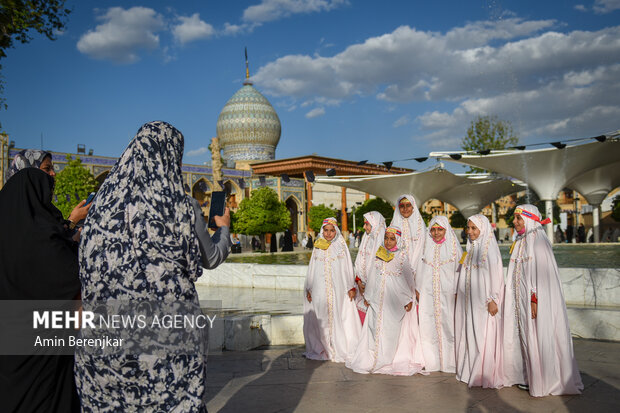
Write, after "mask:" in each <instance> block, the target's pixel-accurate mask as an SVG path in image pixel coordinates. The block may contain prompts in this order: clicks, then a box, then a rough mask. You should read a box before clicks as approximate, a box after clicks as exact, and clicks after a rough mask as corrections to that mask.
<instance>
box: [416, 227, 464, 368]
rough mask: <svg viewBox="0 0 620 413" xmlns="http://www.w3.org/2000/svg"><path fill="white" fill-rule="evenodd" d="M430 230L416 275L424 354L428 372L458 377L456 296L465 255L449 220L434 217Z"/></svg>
mask: <svg viewBox="0 0 620 413" xmlns="http://www.w3.org/2000/svg"><path fill="white" fill-rule="evenodd" d="M428 229H429V231H428V238H427V240H426V243H425V245H424V251H423V252H422V258H421V259H420V261H419V263H418V265H417V268H416V272H415V288H416V296H418V306H419V312H418V317H419V322H420V338H421V340H422V354H423V356H424V363H425V369H426V371H429V372H430V371H443V372H446V373H454V372H455V358H454V305H455V300H454V298H455V297H454V295H455V294H456V281H457V276H458V274H457V269H458V266H459V260H460V258H461V254H462V253H463V251H462V249H461V245H460V244H459V242H458V239H457V237H456V235H455V234H454V231H453V230H452V227H451V226H450V223H449V222H448V218H446V217H444V216H436V217H434V218H433V219H432V220H431V222H430V223H429V224H428Z"/></svg>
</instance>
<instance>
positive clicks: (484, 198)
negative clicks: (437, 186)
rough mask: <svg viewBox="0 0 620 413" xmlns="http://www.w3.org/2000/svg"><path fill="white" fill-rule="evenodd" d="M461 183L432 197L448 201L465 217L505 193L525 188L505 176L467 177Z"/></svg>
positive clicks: (480, 209)
mask: <svg viewBox="0 0 620 413" xmlns="http://www.w3.org/2000/svg"><path fill="white" fill-rule="evenodd" d="M468 181H469V182H466V183H464V184H462V185H459V186H457V187H454V188H450V189H448V190H447V191H444V192H442V193H440V194H438V195H437V196H435V197H434V198H436V199H440V200H442V201H445V202H448V203H449V204H452V205H454V206H455V207H457V208H458V209H459V211H461V213H462V214H463V216H464V217H465V218H468V217H470V216H472V215H474V214H477V213H479V212H480V211H482V208H484V207H485V206H487V205H489V204H490V203H491V202H493V201H496V200H497V199H499V198H501V197H502V196H505V195H510V194H513V193H515V192H518V191H521V190H523V189H525V185H522V184H521V183H519V182H513V181H511V180H510V179H505V178H492V179H489V177H488V175H487V179H484V180H476V179H468Z"/></svg>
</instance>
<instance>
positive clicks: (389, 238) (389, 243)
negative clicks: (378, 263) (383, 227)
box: [383, 232, 396, 250]
mask: <svg viewBox="0 0 620 413" xmlns="http://www.w3.org/2000/svg"><path fill="white" fill-rule="evenodd" d="M383 245H384V246H385V249H388V250H391V249H392V248H394V247H395V246H396V235H394V234H392V233H391V232H386V233H385V238H383Z"/></svg>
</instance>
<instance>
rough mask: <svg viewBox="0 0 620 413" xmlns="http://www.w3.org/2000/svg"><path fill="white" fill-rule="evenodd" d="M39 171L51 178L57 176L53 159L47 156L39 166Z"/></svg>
mask: <svg viewBox="0 0 620 413" xmlns="http://www.w3.org/2000/svg"><path fill="white" fill-rule="evenodd" d="M39 169H40V170H42V171H43V172H45V173H46V174H48V175H49V176H51V177H52V178H53V177H55V176H56V172H54V164H53V163H52V158H51V157H49V156H46V157H45V159H43V162H41V165H39Z"/></svg>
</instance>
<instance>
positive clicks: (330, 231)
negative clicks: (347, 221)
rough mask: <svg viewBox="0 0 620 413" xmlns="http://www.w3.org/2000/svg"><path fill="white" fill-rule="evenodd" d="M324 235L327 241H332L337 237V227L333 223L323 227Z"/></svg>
mask: <svg viewBox="0 0 620 413" xmlns="http://www.w3.org/2000/svg"><path fill="white" fill-rule="evenodd" d="M323 237H324V238H325V239H326V240H327V241H331V240H333V239H334V237H336V228H334V226H333V225H332V224H327V225H325V226H324V227H323Z"/></svg>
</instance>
